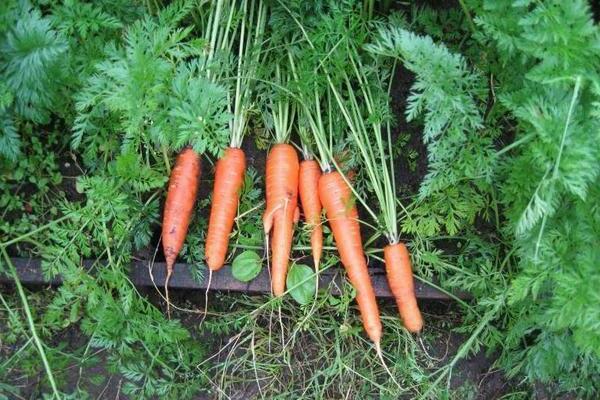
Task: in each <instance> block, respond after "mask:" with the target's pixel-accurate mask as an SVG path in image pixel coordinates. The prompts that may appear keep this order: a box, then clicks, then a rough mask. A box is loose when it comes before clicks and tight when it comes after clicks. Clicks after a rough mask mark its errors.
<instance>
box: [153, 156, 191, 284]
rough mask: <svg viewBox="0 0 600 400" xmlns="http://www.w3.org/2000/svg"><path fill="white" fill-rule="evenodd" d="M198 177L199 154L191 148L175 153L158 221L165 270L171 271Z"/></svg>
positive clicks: (182, 241)
mask: <svg viewBox="0 0 600 400" xmlns="http://www.w3.org/2000/svg"><path fill="white" fill-rule="evenodd" d="M199 179H200V156H199V155H198V153H196V152H195V151H194V150H192V149H191V148H185V149H184V150H182V151H181V153H179V155H178V156H177V159H176V161H175V167H174V168H173V171H172V172H171V177H170V178H169V189H168V191H167V200H166V201H165V211H164V215H163V224H162V244H163V251H164V253H165V259H166V263H167V273H168V275H170V272H171V271H173V265H174V264H175V260H176V258H177V255H178V254H179V252H180V251H181V248H182V247H183V243H184V242H185V236H186V234H187V231H188V227H189V224H190V220H191V218H192V212H193V210H194V204H195V202H196V193H197V192H198V180H199Z"/></svg>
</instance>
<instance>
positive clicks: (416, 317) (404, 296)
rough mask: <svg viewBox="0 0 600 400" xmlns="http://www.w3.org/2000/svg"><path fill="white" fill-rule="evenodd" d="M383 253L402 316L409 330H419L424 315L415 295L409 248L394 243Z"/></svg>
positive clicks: (388, 276)
mask: <svg viewBox="0 0 600 400" xmlns="http://www.w3.org/2000/svg"><path fill="white" fill-rule="evenodd" d="M383 254H384V258H385V269H386V272H387V279H388V283H389V285H390V290H391V291H392V294H393V295H394V298H395V299H396V304H397V305H398V310H399V311H400V318H402V322H403V323H404V326H405V327H406V329H407V330H408V331H409V332H413V333H416V332H419V331H421V329H422V328H423V317H422V316H421V311H419V306H418V305H417V299H416V297H415V287H414V282H413V273H412V267H411V264H410V255H409V253H408V249H407V248H406V246H405V245H404V243H394V244H390V245H387V246H385V248H384V249H383Z"/></svg>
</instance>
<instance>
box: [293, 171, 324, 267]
mask: <svg viewBox="0 0 600 400" xmlns="http://www.w3.org/2000/svg"><path fill="white" fill-rule="evenodd" d="M320 177H321V167H319V163H318V162H316V161H315V160H304V161H302V162H301V163H300V178H299V181H298V191H299V192H300V202H301V203H302V210H303V211H304V218H305V219H306V222H307V223H308V224H309V226H310V229H311V232H310V247H311V249H312V253H313V260H314V263H315V267H318V266H319V262H320V260H321V253H322V252H323V227H322V226H321V209H322V207H321V200H319V178H320Z"/></svg>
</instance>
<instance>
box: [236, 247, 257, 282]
mask: <svg viewBox="0 0 600 400" xmlns="http://www.w3.org/2000/svg"><path fill="white" fill-rule="evenodd" d="M261 269H262V259H261V258H260V256H259V255H258V254H256V252H255V251H251V250H247V251H245V252H243V253H241V254H240V255H238V256H237V257H236V258H235V259H234V260H233V264H232V266H231V273H232V274H233V277H234V278H235V279H237V280H238V281H242V282H249V281H251V280H252V279H254V278H256V277H257V275H258V273H259V272H260V270H261Z"/></svg>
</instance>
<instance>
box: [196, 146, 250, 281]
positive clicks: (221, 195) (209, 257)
mask: <svg viewBox="0 0 600 400" xmlns="http://www.w3.org/2000/svg"><path fill="white" fill-rule="evenodd" d="M245 171H246V156H245V154H244V151H243V150H241V149H238V148H233V147H228V148H227V149H225V154H224V155H223V157H221V158H220V159H219V161H217V166H216V169H215V185H214V189H213V195H212V203H211V209H210V219H209V222H208V232H207V234H206V245H205V252H204V254H205V257H206V264H207V265H208V268H210V269H211V270H213V271H216V270H218V269H220V268H221V267H222V266H223V264H224V263H225V258H226V256H227V249H228V246H229V235H230V234H231V230H232V229H233V223H234V221H235V216H236V214H237V209H238V203H239V197H240V191H241V189H242V185H243V183H244V173H245Z"/></svg>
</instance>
